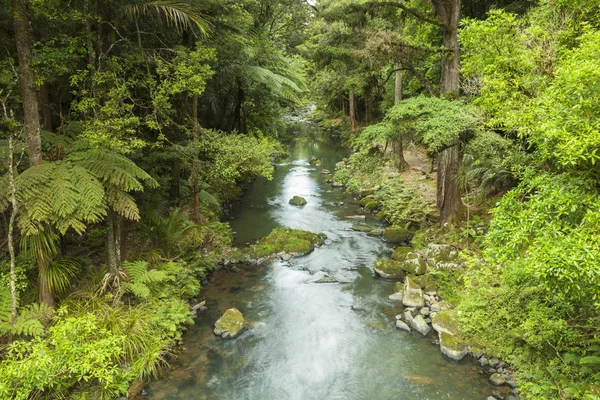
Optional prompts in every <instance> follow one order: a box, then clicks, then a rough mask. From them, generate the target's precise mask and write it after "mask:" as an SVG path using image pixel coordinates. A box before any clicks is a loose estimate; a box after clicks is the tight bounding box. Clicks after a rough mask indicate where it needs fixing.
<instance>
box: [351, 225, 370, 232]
mask: <svg viewBox="0 0 600 400" xmlns="http://www.w3.org/2000/svg"><path fill="white" fill-rule="evenodd" d="M352 230H353V231H357V232H371V231H372V230H373V228H371V227H370V226H369V225H362V224H356V225H352Z"/></svg>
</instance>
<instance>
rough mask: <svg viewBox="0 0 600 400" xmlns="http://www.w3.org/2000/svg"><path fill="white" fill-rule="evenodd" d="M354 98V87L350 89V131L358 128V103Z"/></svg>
mask: <svg viewBox="0 0 600 400" xmlns="http://www.w3.org/2000/svg"><path fill="white" fill-rule="evenodd" d="M354 103H355V99H354V88H352V89H351V90H350V115H349V117H350V131H352V132H354V131H355V130H356V128H357V124H356V105H355V104H354Z"/></svg>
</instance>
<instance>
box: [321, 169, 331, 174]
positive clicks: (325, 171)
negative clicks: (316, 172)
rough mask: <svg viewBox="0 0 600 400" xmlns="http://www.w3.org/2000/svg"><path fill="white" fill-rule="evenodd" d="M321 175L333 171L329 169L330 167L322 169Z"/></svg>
mask: <svg viewBox="0 0 600 400" xmlns="http://www.w3.org/2000/svg"><path fill="white" fill-rule="evenodd" d="M321 175H331V171H329V170H328V169H322V170H321Z"/></svg>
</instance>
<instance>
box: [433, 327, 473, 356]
mask: <svg viewBox="0 0 600 400" xmlns="http://www.w3.org/2000/svg"><path fill="white" fill-rule="evenodd" d="M439 334H440V350H441V351H442V354H444V355H445V356H446V357H448V358H451V359H453V360H456V361H460V360H462V359H463V358H465V356H466V355H467V353H468V350H467V345H466V344H465V342H463V341H462V340H461V339H460V338H458V337H456V336H453V335H451V334H449V333H446V332H440V333H439Z"/></svg>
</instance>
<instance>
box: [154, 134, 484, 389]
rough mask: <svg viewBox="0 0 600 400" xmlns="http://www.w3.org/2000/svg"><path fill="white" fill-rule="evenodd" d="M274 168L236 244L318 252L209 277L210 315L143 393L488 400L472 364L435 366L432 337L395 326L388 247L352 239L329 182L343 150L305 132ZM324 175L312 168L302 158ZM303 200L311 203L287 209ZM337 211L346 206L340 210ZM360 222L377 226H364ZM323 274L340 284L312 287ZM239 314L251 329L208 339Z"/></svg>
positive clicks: (341, 197) (247, 200)
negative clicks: (309, 234) (378, 262)
mask: <svg viewBox="0 0 600 400" xmlns="http://www.w3.org/2000/svg"><path fill="white" fill-rule="evenodd" d="M296 129H297V130H303V131H306V132H305V133H304V134H303V135H302V136H301V137H299V138H298V139H296V140H295V141H294V143H293V144H292V145H291V147H290V150H289V151H290V157H289V159H288V160H285V161H284V162H282V163H281V164H279V165H277V166H276V167H275V172H274V177H273V180H271V181H267V180H264V179H260V180H258V181H256V182H255V183H254V184H253V185H252V186H251V187H250V188H249V189H248V190H247V191H246V192H245V194H244V196H243V198H242V200H241V201H240V202H239V204H237V205H236V207H235V209H234V210H233V212H232V214H231V215H232V219H231V226H232V228H233V229H234V231H235V232H236V237H235V241H236V243H237V244H238V245H244V244H246V243H249V242H252V241H254V240H256V239H258V238H260V237H262V236H265V235H267V234H268V233H269V232H270V231H271V230H272V229H273V228H274V227H279V226H283V227H291V228H298V229H304V230H309V231H313V232H324V233H325V234H326V235H327V238H328V239H327V241H326V243H325V244H324V245H323V246H322V247H320V248H318V249H316V250H315V251H314V252H312V253H311V254H309V255H307V256H305V257H300V258H295V259H292V260H290V261H287V262H283V261H279V260H278V261H273V262H271V263H268V264H266V265H261V266H255V265H244V266H240V267H239V268H240V271H239V272H234V271H229V270H220V271H217V272H215V273H214V274H213V275H212V277H211V278H210V281H209V283H208V284H207V285H206V286H205V287H204V288H203V291H202V296H203V297H205V298H206V305H207V307H208V309H207V310H205V311H202V312H200V313H199V317H198V319H197V320H196V324H195V325H193V326H192V327H190V329H189V330H188V332H186V334H185V336H184V349H183V351H182V352H181V353H180V354H179V356H178V358H177V359H176V360H174V361H173V362H172V363H171V365H172V369H171V370H169V371H166V372H165V374H164V375H163V377H162V378H161V379H160V380H158V381H156V382H154V383H152V384H151V385H150V386H149V387H148V388H147V396H148V397H147V398H150V399H207V400H208V399H227V400H229V399H248V400H254V399H256V400H288V399H289V400H296V399H297V400H312V399H314V400H326V399H332V400H334V399H356V400H358V399H361V400H362V399H364V400H367V399H369V400H370V399H382V400H383V399H402V400H411V399H431V400H433V399H454V400H458V399H485V398H486V397H487V396H489V395H490V394H491V393H492V389H493V388H492V387H491V386H490V384H489V383H488V381H487V379H486V378H485V377H483V376H480V375H479V374H478V367H477V366H476V365H475V364H474V363H473V362H471V361H470V360H463V361H462V362H459V363H457V362H452V361H449V360H448V359H446V358H444V357H443V356H442V354H441V353H440V351H439V349H438V347H436V346H435V345H433V344H432V343H431V341H432V340H433V338H431V337H428V338H424V337H422V336H420V335H419V334H418V333H414V332H413V333H406V332H403V331H398V330H396V328H395V318H394V316H395V315H396V314H399V313H400V311H401V306H400V305H399V304H396V303H394V302H392V301H389V300H388V299H387V297H388V295H390V294H391V293H392V292H393V284H394V282H392V281H386V280H382V279H379V278H376V277H375V276H374V274H373V262H374V261H375V259H376V258H378V257H381V256H382V255H386V254H389V252H390V250H391V247H390V246H389V245H387V244H386V243H384V242H383V241H382V240H381V239H379V238H372V237H368V236H366V234H364V233H361V232H354V231H352V230H351V226H352V225H353V223H356V221H353V220H352V219H348V218H346V217H347V216H351V215H356V214H358V213H359V210H360V208H359V205H358V204H357V202H356V201H355V200H354V199H353V197H352V196H351V195H348V194H345V193H344V192H343V189H339V188H332V187H331V186H330V185H329V184H327V183H326V180H327V179H331V177H330V176H325V175H322V174H320V170H321V169H322V168H327V169H329V170H331V171H333V170H334V168H335V167H334V166H335V163H336V162H338V161H340V160H341V159H342V158H343V157H345V156H347V155H348V151H347V150H346V149H344V148H343V147H342V146H340V145H339V144H337V143H336V142H335V141H333V140H331V139H329V138H328V136H327V135H325V134H322V133H320V132H319V131H318V130H317V129H315V128H311V127H310V126H309V125H302V124H299V125H296ZM313 156H314V157H317V158H320V159H322V160H323V165H322V166H319V167H313V166H311V165H309V162H308V161H309V160H310V158H311V157H313ZM294 195H300V196H303V197H304V198H306V200H307V201H308V204H307V205H306V206H305V207H303V208H297V207H293V206H290V205H289V204H288V200H289V199H290V198H291V197H292V196H294ZM341 202H343V203H344V204H343V205H340V203H341ZM366 223H367V224H372V225H374V226H379V225H381V223H380V222H378V221H376V220H374V219H370V218H368V217H367V220H366ZM325 275H329V276H331V277H333V278H335V279H336V280H337V281H338V283H315V281H316V280H318V279H319V278H321V277H323V276H325ZM231 307H236V308H238V309H239V310H240V311H241V312H242V313H243V314H244V316H245V317H246V318H247V319H249V320H251V321H252V327H251V329H249V330H247V331H246V332H244V333H243V334H242V335H241V336H240V337H238V338H237V339H233V340H224V339H221V338H218V337H216V336H214V335H213V334H212V326H213V324H214V322H215V321H216V320H217V319H218V318H219V317H220V315H221V314H222V313H223V312H224V311H225V310H226V309H228V308H231Z"/></svg>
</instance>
